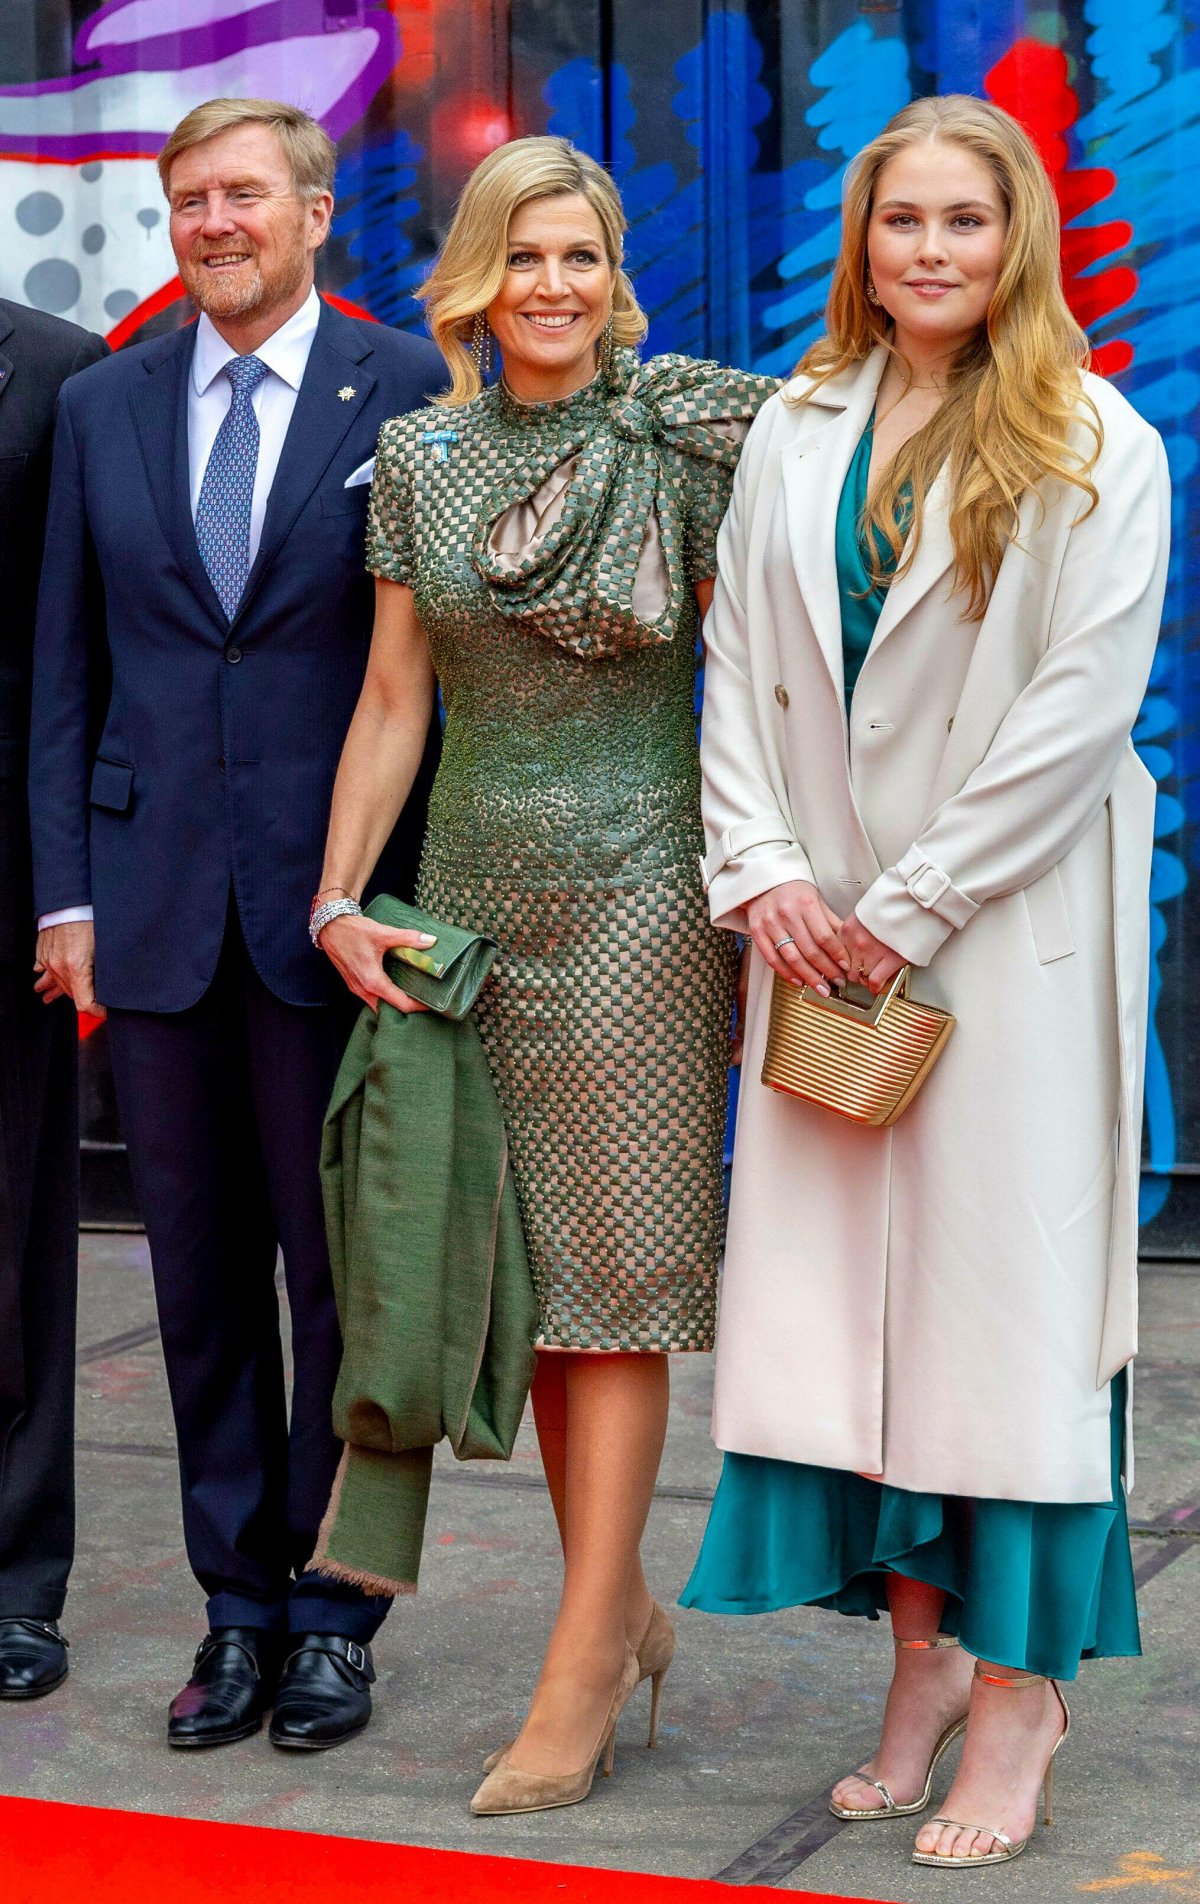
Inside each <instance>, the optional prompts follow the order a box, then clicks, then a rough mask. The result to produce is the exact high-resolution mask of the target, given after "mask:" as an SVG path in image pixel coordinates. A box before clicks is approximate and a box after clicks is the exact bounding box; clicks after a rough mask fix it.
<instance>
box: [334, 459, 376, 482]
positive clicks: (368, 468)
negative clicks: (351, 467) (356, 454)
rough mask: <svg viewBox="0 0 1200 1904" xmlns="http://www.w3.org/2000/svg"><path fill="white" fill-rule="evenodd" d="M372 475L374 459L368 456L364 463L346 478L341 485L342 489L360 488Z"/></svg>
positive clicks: (373, 472)
mask: <svg viewBox="0 0 1200 1904" xmlns="http://www.w3.org/2000/svg"><path fill="white" fill-rule="evenodd" d="M374 474H375V458H374V457H373V456H368V458H367V460H366V462H365V463H360V464H359V466H358V468H357V469H356V470H355V471H354V472H353V474H351V475H349V476H347V478H346V480H345V482H344V483H343V484H342V488H343V489H359V488H361V487H362V485H363V483H369V482H370V480H371V478H372V476H373V475H374Z"/></svg>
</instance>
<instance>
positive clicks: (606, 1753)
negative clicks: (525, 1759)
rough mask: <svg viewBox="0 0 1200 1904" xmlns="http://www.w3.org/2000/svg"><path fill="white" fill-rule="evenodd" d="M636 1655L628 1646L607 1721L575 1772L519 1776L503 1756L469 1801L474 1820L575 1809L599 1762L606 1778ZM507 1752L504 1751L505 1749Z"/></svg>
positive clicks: (635, 1677)
mask: <svg viewBox="0 0 1200 1904" xmlns="http://www.w3.org/2000/svg"><path fill="white" fill-rule="evenodd" d="M638 1679H639V1675H638V1662H637V1654H636V1653H635V1652H634V1650H633V1648H632V1646H627V1647H626V1648H625V1659H624V1662H623V1664H622V1667H621V1675H620V1678H619V1679H618V1681H617V1685H616V1690H615V1691H614V1693H613V1696H612V1703H611V1704H610V1706H609V1708H608V1717H607V1718H606V1719H605V1721H604V1725H603V1727H602V1729H601V1733H600V1737H599V1738H598V1739H597V1741H596V1744H595V1747H594V1748H593V1750H592V1751H591V1752H590V1753H589V1755H588V1757H587V1758H586V1759H585V1760H584V1762H583V1764H582V1765H581V1766H580V1768H579V1770H578V1771H577V1772H566V1773H562V1774H560V1773H558V1772H522V1771H520V1770H519V1768H518V1767H517V1766H515V1765H510V1764H509V1762H508V1759H507V1757H506V1756H503V1755H502V1756H501V1759H500V1762H499V1764H498V1765H496V1766H495V1767H494V1768H493V1770H492V1771H490V1772H489V1773H488V1775H487V1777H486V1778H485V1779H484V1781H483V1784H482V1785H481V1786H480V1787H479V1790H478V1791H477V1792H476V1794H475V1796H474V1798H473V1799H472V1800H471V1810H472V1811H473V1812H474V1813H475V1816H476V1817H477V1818H481V1817H496V1816H499V1815H502V1814H505V1813H510V1812H527V1811H554V1810H556V1809H557V1808H558V1807H559V1806H560V1805H578V1804H581V1803H582V1801H583V1800H584V1799H585V1798H586V1797H587V1795H588V1793H589V1792H590V1791H591V1789H592V1781H593V1780H594V1779H595V1776H596V1767H597V1766H598V1765H599V1764H600V1762H601V1760H603V1764H604V1776H605V1777H606V1778H607V1777H608V1775H609V1773H610V1772H611V1771H612V1768H613V1754H614V1752H615V1749H616V1742H617V1720H618V1719H619V1718H620V1716H621V1708H622V1707H623V1706H624V1705H625V1703H626V1701H627V1700H628V1699H629V1696H630V1694H631V1693H632V1692H633V1691H634V1689H635V1688H636V1686H637V1684H638ZM506 1750H507V1748H506Z"/></svg>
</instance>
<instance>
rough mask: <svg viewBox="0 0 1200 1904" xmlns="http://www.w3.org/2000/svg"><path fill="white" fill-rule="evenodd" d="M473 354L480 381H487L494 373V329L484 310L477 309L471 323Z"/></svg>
mask: <svg viewBox="0 0 1200 1904" xmlns="http://www.w3.org/2000/svg"><path fill="white" fill-rule="evenodd" d="M471 356H472V358H473V359H474V363H475V371H476V374H477V376H478V378H479V381H480V383H486V382H487V380H488V378H489V377H490V376H491V374H492V330H491V325H490V324H489V323H488V321H487V318H486V317H485V316H484V314H483V312H482V311H476V313H475V321H474V323H473V324H472V325H471Z"/></svg>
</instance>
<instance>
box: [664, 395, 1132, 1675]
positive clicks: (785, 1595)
mask: <svg viewBox="0 0 1200 1904" xmlns="http://www.w3.org/2000/svg"><path fill="white" fill-rule="evenodd" d="M872 422H873V420H872ZM871 431H872V425H870V424H869V425H868V427H867V430H866V432H865V433H864V435H863V437H862V440H861V442H860V443H859V446H858V449H857V451H856V453H855V457H854V461H853V462H852V463H851V465H850V469H849V472H848V474H847V477H846V483H845V487H844V488H843V490H842V495H841V500H840V502H839V505H838V516H837V533H836V548H837V565H838V582H839V586H840V589H841V597H842V636H843V649H844V658H845V671H846V702H847V706H848V705H849V702H850V698H851V696H852V694H853V691H854V684H855V682H856V681H857V679H858V675H859V671H860V669H861V667H862V664H863V662H864V661H865V659H866V656H867V650H868V649H869V647H870V645H871V637H872V635H873V634H874V630H875V623H876V621H877V620H878V617H879V611H880V608H881V607H882V604H883V596H882V593H881V592H880V591H878V590H875V591H872V590H871V587H870V577H869V574H868V572H867V567H866V555H865V549H864V545H863V541H862V535H863V528H862V522H863V515H864V512H865V508H866V496H867V473H868V468H869V464H870V458H871ZM877 540H878V541H879V542H880V545H881V546H880V554H881V557H883V558H884V559H885V560H886V558H887V555H888V550H887V545H886V543H885V542H883V541H882V538H878V537H877ZM1124 1418H1125V1377H1124V1375H1123V1374H1122V1375H1119V1376H1118V1377H1117V1379H1116V1381H1115V1382H1114V1383H1113V1384H1112V1405H1111V1421H1112V1431H1111V1445H1112V1498H1111V1499H1110V1500H1108V1501H1103V1502H1097V1503H1095V1504H1092V1503H1086V1504H1075V1503H1070V1504H1062V1505H1059V1504H1055V1503H1053V1502H1039V1501H992V1500H970V1499H966V1498H964V1497H962V1496H954V1495H941V1494H913V1493H908V1492H906V1491H905V1490H903V1489H901V1488H894V1487H886V1486H884V1485H883V1484H882V1483H881V1482H878V1481H868V1480H864V1479H863V1477H862V1476H861V1475H858V1474H854V1473H851V1472H848V1471H846V1470H844V1469H839V1468H817V1467H807V1466H805V1465H803V1464H801V1463H799V1462H790V1461H769V1460H765V1459H762V1458H760V1457H758V1456H755V1455H745V1454H727V1455H726V1456H725V1461H724V1466H723V1468H722V1471H721V1479H720V1483H719V1485H718V1487H717V1492H716V1497H715V1499H714V1501H713V1504H712V1509H711V1512H710V1514H709V1519H708V1526H707V1528H706V1529H705V1533H704V1540H703V1543H702V1545H701V1549H700V1554H699V1557H698V1559H697V1561H696V1565H695V1568H694V1569H693V1572H692V1577H691V1579H690V1580H689V1581H688V1584H687V1586H686V1588H685V1589H684V1592H683V1593H682V1594H681V1596H680V1604H681V1605H682V1606H687V1607H699V1608H701V1609H703V1610H704V1611H705V1612H707V1613H774V1612H778V1611H779V1609H780V1608H782V1607H790V1606H823V1607H832V1608H833V1609H834V1610H835V1611H837V1612H838V1613H847V1614H862V1615H865V1616H866V1618H868V1619H872V1620H874V1619H878V1617H879V1612H880V1609H882V1608H884V1607H886V1605H887V1576H888V1574H889V1573H897V1574H903V1575H905V1576H906V1577H907V1578H909V1579H912V1580H923V1581H925V1582H927V1583H928V1584H929V1585H930V1586H934V1587H940V1588H941V1589H942V1590H943V1592H944V1593H945V1595H946V1608H945V1612H944V1614H943V1616H942V1621H941V1627H942V1631H943V1632H944V1633H954V1634H957V1636H958V1638H959V1639H960V1640H961V1642H962V1644H963V1645H964V1646H965V1647H966V1648H967V1650H968V1651H969V1652H971V1653H974V1654H975V1655H976V1657H977V1658H980V1659H987V1660H991V1661H993V1662H995V1663H996V1664H998V1665H1003V1666H1008V1667H1011V1668H1014V1669H1018V1668H1019V1669H1022V1670H1024V1671H1026V1672H1032V1673H1049V1674H1051V1675H1052V1676H1053V1677H1054V1678H1055V1679H1074V1677H1075V1675H1076V1673H1077V1671H1078V1668H1079V1662H1080V1660H1081V1659H1100V1658H1113V1657H1128V1656H1131V1655H1136V1654H1139V1653H1140V1652H1141V1650H1142V1649H1141V1640H1140V1637H1139V1633H1138V1617H1137V1602H1136V1599H1135V1596H1134V1585H1133V1567H1132V1562H1131V1560H1130V1554H1129V1535H1128V1529H1127V1524H1126V1517H1125V1494H1124V1488H1123V1486H1122V1482H1121V1478H1120V1471H1121V1454H1122V1443H1123V1434H1124Z"/></svg>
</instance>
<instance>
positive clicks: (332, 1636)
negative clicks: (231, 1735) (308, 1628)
mask: <svg viewBox="0 0 1200 1904" xmlns="http://www.w3.org/2000/svg"><path fill="white" fill-rule="evenodd" d="M292 1646H293V1648H294V1651H293V1652H292V1653H291V1654H290V1655H289V1657H288V1658H287V1659H286V1660H285V1661H284V1666H283V1675H282V1677H281V1679H280V1681H279V1691H278V1692H277V1693H276V1695H275V1711H274V1713H273V1714H272V1716H271V1730H270V1733H269V1735H268V1736H269V1737H270V1740H271V1744H272V1745H284V1746H287V1747H289V1748H290V1749H293V1750H295V1751H299V1752H324V1751H325V1750H326V1749H327V1748H328V1747H329V1746H331V1745H341V1743H342V1741H343V1739H352V1738H353V1737H354V1734H355V1733H356V1732H361V1731H362V1729H363V1727H364V1726H365V1725H366V1723H367V1720H368V1719H369V1718H370V1717H371V1691H370V1689H371V1686H372V1685H373V1684H374V1681H375V1668H374V1666H373V1665H372V1664H371V1649H370V1647H369V1646H360V1645H359V1644H358V1642H357V1640H344V1639H343V1638H342V1637H341V1635H340V1634H338V1633H298V1634H297V1635H296V1636H295V1638H294V1639H293V1640H292Z"/></svg>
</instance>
